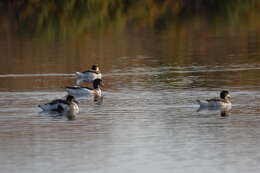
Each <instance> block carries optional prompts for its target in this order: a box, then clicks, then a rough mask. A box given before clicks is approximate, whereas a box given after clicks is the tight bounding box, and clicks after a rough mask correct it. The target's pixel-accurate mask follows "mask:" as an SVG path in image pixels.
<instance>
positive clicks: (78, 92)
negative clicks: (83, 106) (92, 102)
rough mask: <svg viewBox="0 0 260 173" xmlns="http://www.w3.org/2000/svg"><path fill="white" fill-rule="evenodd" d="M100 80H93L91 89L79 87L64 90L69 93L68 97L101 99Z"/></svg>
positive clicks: (69, 87)
mask: <svg viewBox="0 0 260 173" xmlns="http://www.w3.org/2000/svg"><path fill="white" fill-rule="evenodd" d="M102 85H103V84H102V80H101V79H95V80H94V81H93V88H88V87H81V86H68V87H66V88H65V91H67V92H68V93H69V95H73V96H86V95H87V96H88V95H93V96H94V97H95V98H97V97H101V96H102V92H101V89H100V86H102Z"/></svg>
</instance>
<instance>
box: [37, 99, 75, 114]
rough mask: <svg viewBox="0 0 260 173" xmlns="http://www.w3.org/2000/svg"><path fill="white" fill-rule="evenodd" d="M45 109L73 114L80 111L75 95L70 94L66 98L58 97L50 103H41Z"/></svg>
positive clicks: (41, 106)
mask: <svg viewBox="0 0 260 173" xmlns="http://www.w3.org/2000/svg"><path fill="white" fill-rule="evenodd" d="M39 107H40V108H41V109H42V110H43V111H54V112H57V113H65V112H70V113H73V114H78V113H79V107H78V102H77V101H76V100H75V98H74V96H72V95H68V96H67V97H66V100H64V99H56V100H53V101H51V102H50V103H46V104H42V105H39Z"/></svg>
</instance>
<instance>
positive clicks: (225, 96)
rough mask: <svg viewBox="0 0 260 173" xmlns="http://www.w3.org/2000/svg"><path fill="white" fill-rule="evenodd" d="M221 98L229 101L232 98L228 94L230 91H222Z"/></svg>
mask: <svg viewBox="0 0 260 173" xmlns="http://www.w3.org/2000/svg"><path fill="white" fill-rule="evenodd" d="M220 98H222V99H225V100H228V99H230V98H231V96H230V95H229V92H228V91H226V90H223V91H221V93H220Z"/></svg>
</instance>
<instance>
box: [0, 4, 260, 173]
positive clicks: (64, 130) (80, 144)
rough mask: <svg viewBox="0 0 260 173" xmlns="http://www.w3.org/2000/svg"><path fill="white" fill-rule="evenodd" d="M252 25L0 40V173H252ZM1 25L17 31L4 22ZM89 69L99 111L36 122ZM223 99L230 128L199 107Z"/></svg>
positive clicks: (257, 154)
mask: <svg viewBox="0 0 260 173" xmlns="http://www.w3.org/2000/svg"><path fill="white" fill-rule="evenodd" d="M0 4H1V3H0ZM257 15H258V13H257V12H255V11H253V12H252V13H250V15H249V16H251V18H250V17H249V18H250V19H252V20H248V21H247V22H244V21H243V20H244V19H243V20H242V19H240V18H239V19H240V20H238V19H236V20H238V23H237V24H238V26H239V27H235V26H234V25H233V23H232V22H231V23H228V24H227V23H225V24H218V25H216V26H215V27H212V23H210V22H209V21H208V19H204V18H199V17H195V19H193V18H192V19H191V20H188V19H186V20H185V22H183V23H179V24H178V25H176V26H175V25H174V26H171V27H170V28H163V30H160V32H159V31H158V30H154V28H149V27H144V26H142V25H141V26H135V27H133V26H132V25H131V27H129V28H124V27H123V28H122V26H112V28H114V29H115V30H114V32H113V31H110V30H109V31H107V32H105V34H104V33H102V32H100V33H99V34H97V33H94V34H92V35H91V36H88V34H89V33H88V34H85V35H86V36H85V37H79V36H76V38H75V37H73V38H70V39H67V37H66V39H59V35H58V36H57V35H56V36H55V37H54V38H53V39H51V38H52V37H47V36H46V35H44V36H46V38H45V37H44V38H42V37H37V36H35V35H33V36H31V35H30V34H29V33H30V32H31V30H29V31H27V33H26V34H24V33H20V32H22V31H23V32H26V27H25V28H19V27H22V26H23V25H22V26H16V25H15V26H16V27H18V31H20V32H18V33H17V31H16V30H8V29H1V30H0V31H1V32H0V36H1V37H0V51H1V55H0V62H1V63H0V67H1V68H0V79H1V83H0V172H1V173H8V172H12V173H44V172H50V173H56V172H64V173H66V172H68V173H71V172H77V173H81V172H82V173H83V172H93V173H94V172H95V173H115V172H116V173H117V172H118V173H121V172H124V173H130V172H131V173H132V172H150V173H157V172H162V173H168V172H178V173H182V172H183V173H184V172H198V173H202V172H209V170H210V172H216V173H219V172H228V173H230V172H232V173H235V172H236V173H237V172H239V173H243V172H252V173H254V172H255V173H256V172H259V169H260V166H259V164H258V163H259V161H260V147H259V145H258V144H259V143H260V117H259V107H260V88H259V83H260V77H259V75H258V74H259V71H260V59H259V57H260V47H259V40H260V37H259V34H258V33H259V31H258V25H257V20H253V19H255V18H254V17H256V16H257ZM252 16H253V17H252ZM1 18H3V20H1V22H0V24H1V25H0V26H1V27H0V28H8V27H10V28H13V27H11V26H13V25H14V24H13V18H12V16H11V17H10V16H8V15H4V16H2V17H1ZM216 20H217V19H216ZM234 20H235V19H234ZM248 23H249V24H248ZM19 24H20V23H19ZM3 26H5V27H3ZM191 26H192V27H191ZM236 26H237V25H236ZM132 27H133V28H132ZM157 27H158V26H157ZM237 28H239V29H237ZM27 29H28V28H27ZM157 29H158V28H157ZM160 29H162V28H160ZM7 30H8V32H7ZM118 30H120V32H119V31H118ZM19 34H21V35H19ZM37 34H39V33H36V35H37ZM65 34H68V33H65ZM69 34H71V33H69ZM32 37H33V38H32ZM92 64H99V66H100V68H101V71H102V73H103V79H104V84H105V86H104V89H103V91H104V100H103V102H102V104H95V103H93V101H92V98H84V97H83V98H80V99H78V100H79V102H80V104H79V107H80V113H79V114H78V115H77V116H76V118H75V120H68V119H67V118H66V117H62V116H55V115H51V114H47V113H41V112H40V111H41V110H40V109H39V108H38V105H39V104H42V103H46V102H49V101H50V100H53V99H56V98H62V97H64V96H65V95H66V93H65V91H64V87H65V86H68V85H75V84H76V81H75V78H74V75H73V73H74V72H75V71H83V70H86V69H87V68H89V67H90V66H91V65H92ZM82 85H86V84H82ZM223 89H227V90H229V91H230V94H231V96H232V103H233V107H232V109H231V111H230V112H229V114H228V116H224V117H223V116H221V114H220V111H218V110H214V111H210V110H204V111H200V112H197V109H198V105H197V103H196V100H197V99H201V100H203V99H208V98H211V97H217V96H218V95H219V92H220V91H221V90H223Z"/></svg>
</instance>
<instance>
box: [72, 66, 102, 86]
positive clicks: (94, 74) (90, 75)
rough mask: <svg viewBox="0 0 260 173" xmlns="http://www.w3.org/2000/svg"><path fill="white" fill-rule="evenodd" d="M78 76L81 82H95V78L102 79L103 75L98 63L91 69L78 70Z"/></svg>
mask: <svg viewBox="0 0 260 173" xmlns="http://www.w3.org/2000/svg"><path fill="white" fill-rule="evenodd" d="M75 75H76V77H77V78H78V79H80V82H81V81H82V82H93V81H94V80H95V79H101V78H102V75H101V72H100V70H99V67H98V66H97V65H92V67H91V69H90V70H86V71H83V72H76V73H75Z"/></svg>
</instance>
